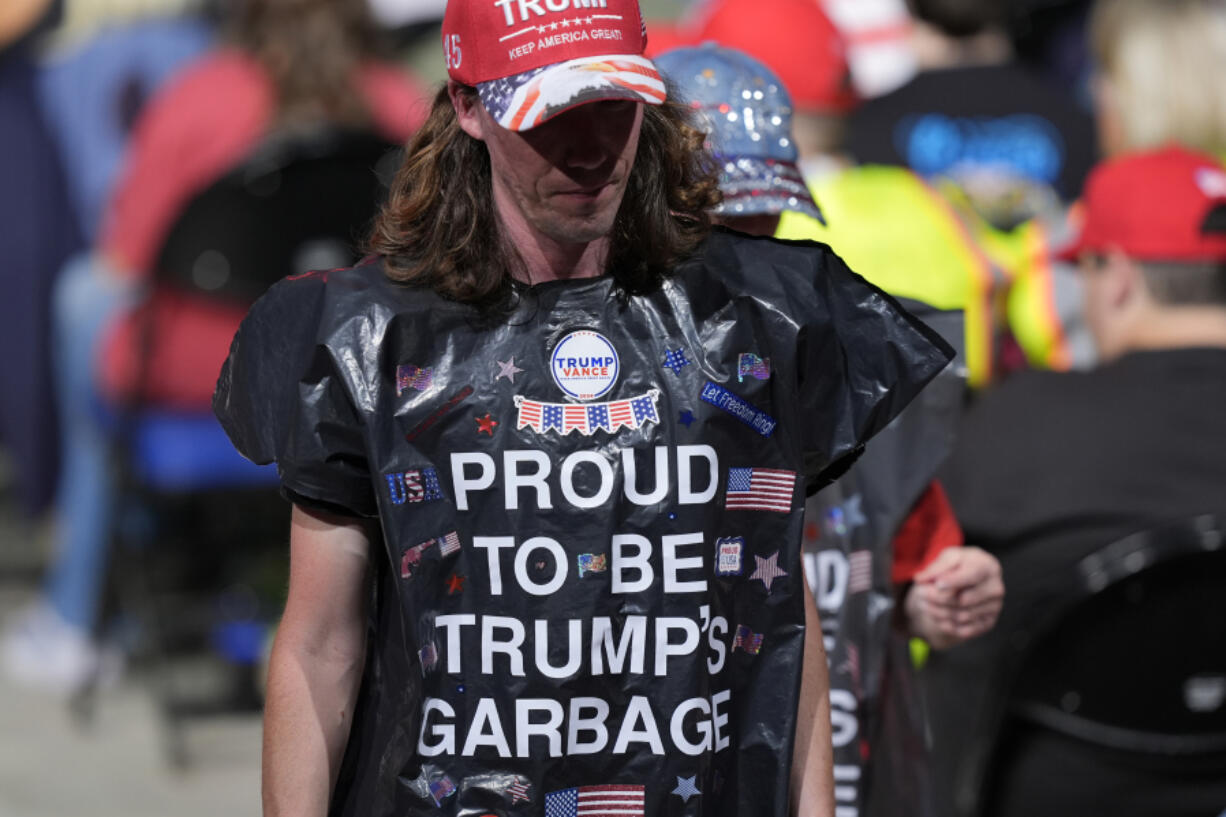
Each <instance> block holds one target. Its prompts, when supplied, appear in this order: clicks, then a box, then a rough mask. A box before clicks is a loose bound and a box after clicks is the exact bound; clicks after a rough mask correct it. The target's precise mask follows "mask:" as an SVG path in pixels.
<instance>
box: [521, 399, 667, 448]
mask: <svg viewBox="0 0 1226 817" xmlns="http://www.w3.org/2000/svg"><path fill="white" fill-rule="evenodd" d="M659 399H660V391H659V390H658V389H652V390H651V391H649V392H647V393H646V394H643V395H640V396H638V397H631V398H628V399H626V400H614V401H612V402H609V403H590V404H586V405H580V404H576V403H542V402H539V401H537V400H529V399H527V398H526V397H522V396H519V395H517V396H516V397H515V405H516V407H517V408H518V409H519V417H518V419H517V420H516V423H515V428H517V429H520V428H531V429H532V430H533V431H536V432H538V433H541V434H543V433H546V432H549V431H556V432H557V433H559V434H561V435H562V436H566V435H567V434H570V433H571V432H574V431H578V432H579V433H580V434H582V435H584V436H585V437H590V436H591V435H592V434H594V433H595V432H596V430H597V429H602V430H604V431H607V432H609V433H613V432H615V431H618V430H619V429H622V428H629V429H632V430H633V429H636V428H642V427H643V426H645V425H647V424H648V423H659V422H660V413H659V411H658V410H657V408H656V402H657V401H658V400H659Z"/></svg>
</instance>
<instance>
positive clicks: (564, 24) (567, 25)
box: [562, 20, 570, 28]
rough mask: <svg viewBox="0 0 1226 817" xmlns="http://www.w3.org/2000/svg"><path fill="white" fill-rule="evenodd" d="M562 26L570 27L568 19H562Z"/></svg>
mask: <svg viewBox="0 0 1226 817" xmlns="http://www.w3.org/2000/svg"><path fill="white" fill-rule="evenodd" d="M562 28H570V20H563V21H562Z"/></svg>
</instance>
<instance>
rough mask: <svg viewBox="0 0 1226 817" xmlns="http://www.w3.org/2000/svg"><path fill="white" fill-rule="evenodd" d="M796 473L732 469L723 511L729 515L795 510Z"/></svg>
mask: <svg viewBox="0 0 1226 817" xmlns="http://www.w3.org/2000/svg"><path fill="white" fill-rule="evenodd" d="M795 487H796V472H795V471H784V470H782V469H779V468H729V469H728V490H727V492H726V494H725V496H724V507H725V508H727V509H728V510H730V511H777V512H779V513H788V512H789V511H791V510H792V494H793V492H794V489H795Z"/></svg>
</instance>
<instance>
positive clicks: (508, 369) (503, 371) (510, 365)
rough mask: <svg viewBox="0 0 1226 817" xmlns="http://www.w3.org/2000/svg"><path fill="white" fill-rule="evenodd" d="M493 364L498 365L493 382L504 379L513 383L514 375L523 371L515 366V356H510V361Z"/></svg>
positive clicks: (498, 361) (499, 361)
mask: <svg viewBox="0 0 1226 817" xmlns="http://www.w3.org/2000/svg"><path fill="white" fill-rule="evenodd" d="M494 362H495V363H497V364H498V376H497V377H495V378H494V380H495V382H497V381H499V380H501V379H502V378H504V377H505V378H506V379H507V380H510V381H511V382H512V383H514V382H515V375H517V374H519V373H520V372H522V371H523V369H521V368H519V367H518V366H516V365H515V355H511V359H510V360H507V361H502V360H496V361H494Z"/></svg>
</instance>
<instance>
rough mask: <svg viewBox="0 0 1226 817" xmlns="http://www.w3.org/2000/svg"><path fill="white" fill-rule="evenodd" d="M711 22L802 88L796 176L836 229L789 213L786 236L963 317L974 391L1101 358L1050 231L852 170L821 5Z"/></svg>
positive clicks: (697, 36)
mask: <svg viewBox="0 0 1226 817" xmlns="http://www.w3.org/2000/svg"><path fill="white" fill-rule="evenodd" d="M704 19H705V21H706V22H705V25H703V26H702V27H700V28H698V29H697V30H696V31H695V32H694V33H693V34H692V35H691V36H692V42H693V43H700V42H704V41H707V40H711V41H714V42H718V43H720V44H721V45H724V46H727V47H730V48H735V49H737V50H739V51H743V52H744V53H746V54H749V55H751V56H753V57H755V58H756V59H758V60H760V61H762V62H763V63H765V64H766V65H768V66H770V67H771V69H772V70H773V71H774V72H775V73H776V74H777V75H778V76H779V77H780V78H781V79H782V81H783V83H784V84H785V85H786V86H787V87H788V88H789V90H790V91H791V89H792V86H793V85H796V86H797V87H800V88H802V89H803V93H801V94H797V93H796V92H795V91H792V99H793V102H794V104H795V111H794V116H793V122H794V135H795V141H796V146H797V149H798V152H799V158H798V165H799V166H800V168H801V170H802V172H803V174H804V176H805V180H806V182H807V184H808V185H809V187H810V190H811V192H812V193H813V194H814V198H816V199H817V200H818V201H819V202H821V203H822V209H823V212H824V213H825V215H826V224H825V225H823V224H822V223H821V222H819V221H818V220H817V219H814V218H812V217H811V216H809V215H807V214H804V213H800V212H797V211H787V212H785V213H784V214H783V215H782V218H781V221H780V226H779V231H778V232H777V235H778V236H779V237H781V238H809V239H815V240H818V241H824V242H826V243H829V244H831V245H832V246H833V247H835V248H836V249H837V250H838V252H839V253H840V254H842V255H843V256H844V257H846V258H847V259H848V261H849V263H852V264H855V265H856V268H857V269H858V270H859V271H860V272H861V274H863V275H865V276H866V277H868V278H869V279H870V280H872V281H873V282H874V283H876V284H878V285H879V286H882V287H883V288H885V289H886V290H887V291H889V292H890V293H891V294H893V295H896V296H900V297H909V298H914V299H917V300H920V301H923V302H924V303H927V304H929V305H931V306H933V307H935V308H937V309H945V310H961V311H962V312H963V314H964V316H965V340H964V342H963V344H962V351H961V353H960V355H959V360H958V363H959V365H960V366H961V367H963V368H964V369H965V372H966V376H967V380H968V382H969V383H970V384H971V386H972V387H975V388H978V387H981V386H984V385H986V384H988V383H990V382H992V380H993V379H995V378H999V377H1001V376H1003V374H1005V373H1006V372H1007V371H1011V370H1012V369H1015V368H1018V367H1020V366H1022V365H1031V366H1038V367H1043V368H1067V367H1068V366H1070V365H1073V364H1074V363H1079V362H1083V361H1084V360H1086V359H1088V358H1089V357H1090V356H1091V354H1092V346H1091V344H1090V342H1089V340H1088V338H1087V337H1085V336H1084V333H1081V332H1080V331H1078V326H1077V320H1078V318H1077V313H1076V297H1075V296H1076V292H1075V288H1074V287H1073V286H1072V284H1071V282H1070V280H1069V279H1065V278H1060V277H1056V276H1054V275H1053V274H1052V268H1051V265H1050V264H1049V263H1048V260H1047V255H1046V249H1047V243H1046V236H1047V227H1046V225H1044V224H1038V223H1035V222H1028V223H1027V224H1026V225H1024V226H1023V227H1020V228H1017V229H1015V230H1014V231H1012V232H1010V233H1004V232H1003V231H1000V230H997V229H995V228H994V227H993V226H992V225H991V224H989V223H988V222H987V221H986V220H985V219H984V218H983V217H982V216H980V215H979V214H978V213H977V212H976V211H975V209H974V208H973V207H971V206H970V204H969V203H968V202H967V200H966V197H965V196H962V195H961V194H959V193H958V191H957V190H956V188H954V187H953V186H952V185H947V186H940V187H938V186H936V185H933V184H931V183H929V182H928V181H927V180H925V179H924V178H923V177H922V176H920V175H919V174H917V173H915V172H914V171H912V170H910V169H908V168H906V167H903V166H901V165H893V166H887V165H865V166H854V165H853V164H852V158H851V155H850V153H849V145H848V142H847V140H848V134H847V121H848V116H849V115H850V114H851V112H852V111H853V109H854V107H855V105H856V104H857V99H856V97H855V95H854V94H853V93H851V85H850V80H849V79H848V70H849V69H848V65H847V60H846V55H845V49H844V45H843V42H842V39H841V34H840V33H839V31H838V29H837V28H836V27H835V26H834V25H833V24H832V23H831V22H830V20H829V19H828V18H827V17H826V15H825V14H824V13H823V12H822V10H821V8H820V7H819V5H818V4H816V3H814V2H809V1H808V0H763V2H754V1H753V0H719V2H717V3H715V4H713V5H712V7H711V8H710V9H709V10H708V12H707V14H706V16H705V18H704ZM880 224H888V225H889V229H888V230H882V229H880V227H879V226H878V225H880ZM1018 347H1020V349H1019V348H1018Z"/></svg>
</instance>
